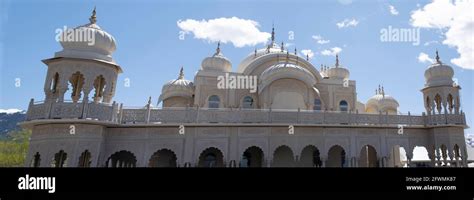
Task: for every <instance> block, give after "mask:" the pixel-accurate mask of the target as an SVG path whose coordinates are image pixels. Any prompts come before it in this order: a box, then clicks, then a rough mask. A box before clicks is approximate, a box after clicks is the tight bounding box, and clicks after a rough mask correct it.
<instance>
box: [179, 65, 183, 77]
mask: <svg viewBox="0 0 474 200" xmlns="http://www.w3.org/2000/svg"><path fill="white" fill-rule="evenodd" d="M178 79H184V69H183V67H182V66H181V70H179V77H178Z"/></svg>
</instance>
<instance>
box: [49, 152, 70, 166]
mask: <svg viewBox="0 0 474 200" xmlns="http://www.w3.org/2000/svg"><path fill="white" fill-rule="evenodd" d="M66 160H67V153H66V152H64V151H63V150H60V151H59V152H58V153H56V154H54V158H53V164H52V167H58V168H59V167H65V166H66Z"/></svg>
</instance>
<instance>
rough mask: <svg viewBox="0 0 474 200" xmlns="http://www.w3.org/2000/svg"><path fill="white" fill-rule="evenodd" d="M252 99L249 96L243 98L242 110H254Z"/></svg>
mask: <svg viewBox="0 0 474 200" xmlns="http://www.w3.org/2000/svg"><path fill="white" fill-rule="evenodd" d="M253 105H254V103H253V98H252V97H250V96H246V97H244V99H243V101H242V108H246V109H251V108H254V106H253Z"/></svg>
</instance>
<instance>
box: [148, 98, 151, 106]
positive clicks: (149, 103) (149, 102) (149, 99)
mask: <svg viewBox="0 0 474 200" xmlns="http://www.w3.org/2000/svg"><path fill="white" fill-rule="evenodd" d="M148 105H151V96H150V97H148Z"/></svg>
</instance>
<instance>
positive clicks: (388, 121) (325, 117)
mask: <svg viewBox="0 0 474 200" xmlns="http://www.w3.org/2000/svg"><path fill="white" fill-rule="evenodd" d="M36 119H91V120H99V121H108V122H113V123H117V124H176V123H178V124H182V123H248V124H250V123H253V124H264V123H273V124H347V125H403V126H427V125H446V124H450V125H453V124H454V125H465V124H466V120H465V115H464V113H462V112H461V113H459V114H448V113H445V114H436V115H425V114H424V113H423V115H411V114H410V113H408V114H397V115H392V114H387V113H379V114H366V113H358V112H334V111H312V110H311V111H309V110H271V109H228V108H225V109H223V108H220V109H208V108H195V107H192V108H153V107H151V106H145V107H140V108H124V107H123V106H122V105H120V106H119V105H118V104H116V103H115V102H114V103H112V104H101V103H100V104H97V103H93V102H87V103H85V102H76V103H74V102H49V103H47V102H34V101H33V99H32V101H31V102H30V105H29V108H28V114H27V120H36Z"/></svg>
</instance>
